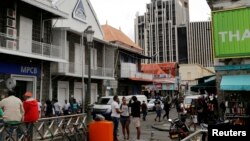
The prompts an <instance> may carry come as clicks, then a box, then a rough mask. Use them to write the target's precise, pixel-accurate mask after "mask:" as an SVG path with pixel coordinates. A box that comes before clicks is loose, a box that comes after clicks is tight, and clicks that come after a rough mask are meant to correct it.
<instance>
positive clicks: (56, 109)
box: [54, 99, 61, 116]
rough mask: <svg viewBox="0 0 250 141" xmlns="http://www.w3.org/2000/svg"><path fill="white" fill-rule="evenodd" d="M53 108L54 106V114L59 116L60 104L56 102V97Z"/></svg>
mask: <svg viewBox="0 0 250 141" xmlns="http://www.w3.org/2000/svg"><path fill="white" fill-rule="evenodd" d="M54 108H55V114H56V116H60V115H61V105H60V103H59V102H58V100H57V99H56V100H55V103H54Z"/></svg>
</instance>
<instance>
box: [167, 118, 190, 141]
mask: <svg viewBox="0 0 250 141" xmlns="http://www.w3.org/2000/svg"><path fill="white" fill-rule="evenodd" d="M168 122H169V123H170V124H171V125H170V129H169V138H170V139H172V140H179V141H180V140H181V139H184V138H185V137H187V136H188V135H189V134H190V129H189V128H188V126H187V125H186V124H185V123H184V122H182V121H181V120H180V119H179V118H176V119H174V120H172V119H169V120H168Z"/></svg>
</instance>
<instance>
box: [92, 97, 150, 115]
mask: <svg viewBox="0 0 250 141" xmlns="http://www.w3.org/2000/svg"><path fill="white" fill-rule="evenodd" d="M132 96H136V97H137V100H138V101H140V102H141V103H142V102H143V101H145V102H146V104H147V97H146V96H145V95H127V96H125V98H126V101H127V103H128V102H129V100H130V99H131V98H132ZM122 97H123V96H118V98H119V101H120V104H121V102H122ZM112 102H113V96H103V97H101V98H100V99H99V101H98V102H97V103H95V104H94V106H93V109H92V115H93V119H95V117H96V115H97V114H100V115H102V116H104V117H105V119H106V120H111V104H112Z"/></svg>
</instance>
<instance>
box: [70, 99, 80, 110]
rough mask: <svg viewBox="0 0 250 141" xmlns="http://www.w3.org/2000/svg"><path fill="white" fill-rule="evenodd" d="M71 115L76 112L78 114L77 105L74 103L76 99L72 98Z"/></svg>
mask: <svg viewBox="0 0 250 141" xmlns="http://www.w3.org/2000/svg"><path fill="white" fill-rule="evenodd" d="M71 107H72V113H73V114H77V112H78V109H79V107H80V106H79V104H78V103H77V102H76V99H75V98H74V99H73V103H72V106H71Z"/></svg>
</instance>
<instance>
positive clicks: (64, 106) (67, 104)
mask: <svg viewBox="0 0 250 141" xmlns="http://www.w3.org/2000/svg"><path fill="white" fill-rule="evenodd" d="M64 102H65V103H64V105H63V114H64V115H69V108H70V104H69V102H68V101H67V100H65V101H64Z"/></svg>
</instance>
